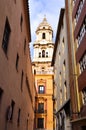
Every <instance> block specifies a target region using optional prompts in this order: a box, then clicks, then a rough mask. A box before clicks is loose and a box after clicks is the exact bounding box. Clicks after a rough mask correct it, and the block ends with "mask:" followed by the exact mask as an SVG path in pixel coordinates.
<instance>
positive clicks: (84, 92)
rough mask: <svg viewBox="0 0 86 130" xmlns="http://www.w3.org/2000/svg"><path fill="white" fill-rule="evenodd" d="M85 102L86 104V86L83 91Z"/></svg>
mask: <svg viewBox="0 0 86 130" xmlns="http://www.w3.org/2000/svg"><path fill="white" fill-rule="evenodd" d="M82 97H83V104H86V87H85V88H84V89H83V91H82Z"/></svg>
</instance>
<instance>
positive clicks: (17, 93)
mask: <svg viewBox="0 0 86 130" xmlns="http://www.w3.org/2000/svg"><path fill="white" fill-rule="evenodd" d="M28 12H29V10H28V1H27V0H24V1H17V0H11V1H6V0H3V1H2V0H1V1H0V130H8V129H9V130H20V129H21V130H28V129H30V130H32V129H33V121H34V109H33V108H34V96H35V89H34V81H33V74H32V70H31V69H32V67H31V59H30V50H29V47H28V43H29V42H30V41H31V35H30V20H29V13H28Z"/></svg>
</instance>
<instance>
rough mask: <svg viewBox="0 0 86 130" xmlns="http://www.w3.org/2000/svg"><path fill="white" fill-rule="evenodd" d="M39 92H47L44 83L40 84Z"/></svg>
mask: <svg viewBox="0 0 86 130" xmlns="http://www.w3.org/2000/svg"><path fill="white" fill-rule="evenodd" d="M39 93H40V94H44V93H45V91H44V86H43V85H40V86H39Z"/></svg>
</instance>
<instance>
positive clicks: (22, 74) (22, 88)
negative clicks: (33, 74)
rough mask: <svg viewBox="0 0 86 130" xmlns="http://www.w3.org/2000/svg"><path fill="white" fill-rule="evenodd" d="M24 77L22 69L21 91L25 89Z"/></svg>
mask: <svg viewBox="0 0 86 130" xmlns="http://www.w3.org/2000/svg"><path fill="white" fill-rule="evenodd" d="M23 77H24V72H23V71H22V74H21V91H22V90H23Z"/></svg>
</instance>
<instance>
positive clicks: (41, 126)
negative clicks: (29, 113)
mask: <svg viewBox="0 0 86 130" xmlns="http://www.w3.org/2000/svg"><path fill="white" fill-rule="evenodd" d="M37 127H38V128H44V118H38V125H37Z"/></svg>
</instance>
